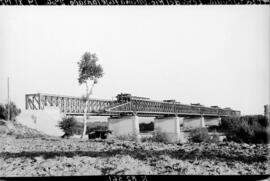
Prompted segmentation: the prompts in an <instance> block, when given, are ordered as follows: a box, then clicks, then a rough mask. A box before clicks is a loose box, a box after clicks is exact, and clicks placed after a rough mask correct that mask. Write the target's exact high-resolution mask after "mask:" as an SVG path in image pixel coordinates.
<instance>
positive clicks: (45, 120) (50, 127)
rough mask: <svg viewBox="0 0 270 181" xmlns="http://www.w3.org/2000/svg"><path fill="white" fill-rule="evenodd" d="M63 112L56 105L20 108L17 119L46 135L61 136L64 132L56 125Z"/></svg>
mask: <svg viewBox="0 0 270 181" xmlns="http://www.w3.org/2000/svg"><path fill="white" fill-rule="evenodd" d="M63 116H64V114H63V113H61V112H60V109H59V108H57V107H45V108H44V110H22V112H21V114H20V115H19V116H18V117H17V120H18V121H19V122H20V123H21V124H24V125H26V126H28V127H30V128H33V129H37V130H39V131H42V132H44V133H46V134H48V135H52V136H62V135H63V134H64V132H63V131H62V130H61V129H60V128H59V127H57V124H58V122H59V121H61V119H62V117H63Z"/></svg>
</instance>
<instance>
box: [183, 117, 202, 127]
mask: <svg viewBox="0 0 270 181" xmlns="http://www.w3.org/2000/svg"><path fill="white" fill-rule="evenodd" d="M183 127H184V128H188V129H196V128H204V127H205V120H204V117H203V116H198V117H189V118H184V123H183Z"/></svg>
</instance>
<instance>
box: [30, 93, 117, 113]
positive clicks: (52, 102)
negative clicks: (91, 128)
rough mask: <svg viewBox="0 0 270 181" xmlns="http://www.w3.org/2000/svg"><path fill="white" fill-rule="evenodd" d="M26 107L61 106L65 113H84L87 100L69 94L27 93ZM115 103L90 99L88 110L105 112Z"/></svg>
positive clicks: (89, 111)
mask: <svg viewBox="0 0 270 181" xmlns="http://www.w3.org/2000/svg"><path fill="white" fill-rule="evenodd" d="M25 103H26V109H32V110H39V109H44V107H50V106H54V107H59V108H60V111H61V112H64V113H83V112H84V106H85V102H83V100H82V99H80V98H76V97H68V96H57V95H47V94H27V95H26V96H25ZM113 104H114V101H111V100H99V99H90V100H89V102H88V107H87V112H88V113H91V112H95V113H96V112H104V111H105V109H106V108H107V107H110V106H112V105H113Z"/></svg>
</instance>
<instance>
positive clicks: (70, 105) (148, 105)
mask: <svg viewBox="0 0 270 181" xmlns="http://www.w3.org/2000/svg"><path fill="white" fill-rule="evenodd" d="M25 103H26V109H32V110H42V109H44V107H46V106H56V107H59V108H60V111H61V112H63V113H65V114H67V115H82V114H83V112H84V105H85V102H84V101H83V99H82V98H78V97H71V96H61V95H51V94H40V93H38V94H27V95H26V96H25ZM87 113H88V114H92V115H97V116H110V115H111V116H112V115H123V114H126V115H128V114H132V115H134V114H135V115H138V116H160V115H165V116H166V115H168V116H170V115H176V116H188V115H190V116H192V115H194V116H198V115H203V116H220V117H221V116H240V114H241V113H240V111H236V110H233V109H231V108H220V107H218V106H211V107H206V106H203V105H201V104H199V103H197V104H190V105H188V104H182V103H180V102H177V101H175V100H173V99H171V100H163V101H154V100H151V99H150V98H146V97H137V96H132V95H131V94H123V93H121V94H118V95H117V96H116V100H103V99H90V100H89V104H88V109H87Z"/></svg>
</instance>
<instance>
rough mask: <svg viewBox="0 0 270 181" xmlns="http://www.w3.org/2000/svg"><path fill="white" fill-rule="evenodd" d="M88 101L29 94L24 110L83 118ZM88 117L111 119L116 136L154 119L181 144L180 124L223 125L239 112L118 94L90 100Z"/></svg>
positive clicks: (26, 97) (110, 127) (156, 126)
mask: <svg viewBox="0 0 270 181" xmlns="http://www.w3.org/2000/svg"><path fill="white" fill-rule="evenodd" d="M84 106H85V101H84V100H83V99H82V98H79V97H71V96H61V95H52V94H41V93H37V94H26V95H25V107H26V109H28V110H29V109H30V110H44V109H45V108H46V107H56V108H58V109H59V111H60V112H61V113H63V114H64V115H68V116H82V115H83V113H84V112H83V111H84ZM87 115H89V116H91V115H92V116H109V118H108V123H109V129H110V130H112V132H113V134H115V135H136V136H139V119H140V117H155V119H154V125H155V129H156V130H157V129H158V130H160V131H161V132H164V133H166V134H168V136H169V137H170V138H171V140H173V141H179V140H180V139H181V136H180V124H183V126H184V127H186V128H189V127H190V128H196V127H205V123H206V122H209V121H216V122H220V119H221V117H226V116H239V115H240V111H236V110H233V109H231V108H220V107H218V106H211V107H206V106H203V105H201V104H199V103H197V104H190V105H188V104H182V103H180V102H177V101H175V100H163V101H154V100H151V99H149V98H145V97H136V96H132V95H131V94H122V93H121V94H118V95H117V96H116V100H103V99H90V100H89V103H88V107H87Z"/></svg>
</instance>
